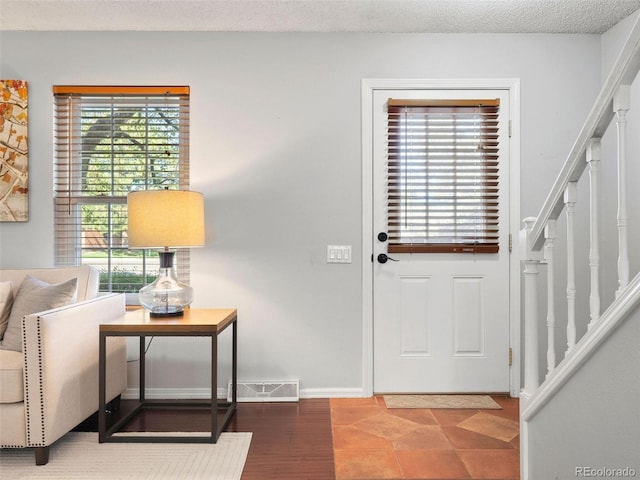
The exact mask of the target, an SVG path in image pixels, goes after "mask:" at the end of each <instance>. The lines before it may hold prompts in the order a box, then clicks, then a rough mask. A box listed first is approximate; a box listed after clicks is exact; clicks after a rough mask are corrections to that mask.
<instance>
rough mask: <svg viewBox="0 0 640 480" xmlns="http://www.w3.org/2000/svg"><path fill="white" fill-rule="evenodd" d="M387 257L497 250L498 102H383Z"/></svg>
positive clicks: (392, 100)
mask: <svg viewBox="0 0 640 480" xmlns="http://www.w3.org/2000/svg"><path fill="white" fill-rule="evenodd" d="M387 114H388V164H387V165H388V192H387V195H388V197H387V199H388V204H387V213H388V214H387V220H388V234H389V243H388V251H389V252H390V253H420V252H423V253H429V252H433V253H438V252H460V253H464V252H469V253H471V252H473V253H495V252H497V251H498V235H499V232H498V216H499V211H498V199H499V198H498V197H499V195H498V193H499V192H498V188H499V171H498V114H499V100H498V99H484V100H402V99H389V101H388V103H387Z"/></svg>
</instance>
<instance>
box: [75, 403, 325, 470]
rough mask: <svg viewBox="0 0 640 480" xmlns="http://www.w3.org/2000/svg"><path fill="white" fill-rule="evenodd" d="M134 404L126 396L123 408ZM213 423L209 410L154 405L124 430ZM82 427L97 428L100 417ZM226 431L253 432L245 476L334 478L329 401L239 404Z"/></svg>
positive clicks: (185, 428)
mask: <svg viewBox="0 0 640 480" xmlns="http://www.w3.org/2000/svg"><path fill="white" fill-rule="evenodd" d="M129 407H130V402H128V401H126V400H123V401H122V406H121V411H122V412H127V411H128V409H129ZM208 426H209V413H208V412H207V411H206V410H204V409H203V410H199V409H195V410H194V409H189V410H187V409H154V410H147V411H143V412H141V413H140V414H139V415H138V416H137V417H136V418H135V419H134V420H133V421H131V422H130V423H129V424H128V425H127V427H126V428H125V429H124V430H123V431H130V432H135V431H166V432H175V431H182V432H198V431H206V430H207V428H208ZM78 430H91V431H97V420H96V418H95V416H94V417H92V418H91V419H89V420H88V421H87V422H85V423H84V424H82V425H80V426H79V427H78ZM226 431H228V432H253V437H252V439H251V447H250V449H249V454H248V456H247V462H246V464H245V468H244V471H243V473H242V480H276V479H277V480H334V479H335V470H334V463H333V443H332V436H331V413H330V408H329V400H327V399H304V400H301V401H300V402H297V403H284V402H283V403H277V402H274V403H240V404H238V409H237V411H236V414H235V415H234V416H233V417H232V419H231V422H230V424H229V426H228V428H227V429H226Z"/></svg>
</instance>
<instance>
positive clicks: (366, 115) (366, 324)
mask: <svg viewBox="0 0 640 480" xmlns="http://www.w3.org/2000/svg"><path fill="white" fill-rule="evenodd" d="M403 89H404V90H413V89H424V90H429V89H432V90H443V89H447V90H456V89H458V90H471V89H473V90H508V91H509V104H510V108H511V111H510V120H511V126H510V133H511V135H510V136H511V141H510V148H511V151H510V164H509V174H510V175H509V208H510V215H509V234H510V235H511V238H512V239H513V242H512V245H513V249H512V252H511V255H510V257H509V343H510V345H511V349H512V362H513V363H512V365H511V370H510V373H509V393H510V394H511V396H512V397H517V396H519V394H520V376H521V362H520V358H521V355H520V353H521V349H520V260H521V251H520V247H519V242H518V241H517V240H518V235H519V230H520V229H519V226H520V79H517V78H497V79H491V78H489V79H363V80H362V84H361V95H362V99H361V100H362V102H361V105H362V123H361V125H362V250H361V251H362V390H363V395H364V396H372V395H373V353H374V352H373V266H374V265H373V261H372V258H373V257H372V254H373V236H374V232H373V93H374V91H376V90H403ZM506 361H508V352H505V362H506Z"/></svg>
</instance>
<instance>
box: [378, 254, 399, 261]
mask: <svg viewBox="0 0 640 480" xmlns="http://www.w3.org/2000/svg"><path fill="white" fill-rule="evenodd" d="M389 260H391V261H392V262H398V261H399V260H396V259H395V258H391V257H390V256H389V255H387V254H386V253H381V254H380V255H378V263H387V262H388V261H389Z"/></svg>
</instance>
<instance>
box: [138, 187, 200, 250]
mask: <svg viewBox="0 0 640 480" xmlns="http://www.w3.org/2000/svg"><path fill="white" fill-rule="evenodd" d="M127 208H128V218H129V226H128V236H129V247H130V248H162V247H174V248H180V247H199V246H203V245H204V199H203V196H202V194H201V193H198V192H190V191H185V190H144V191H138V192H131V193H129V195H128V196H127Z"/></svg>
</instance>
